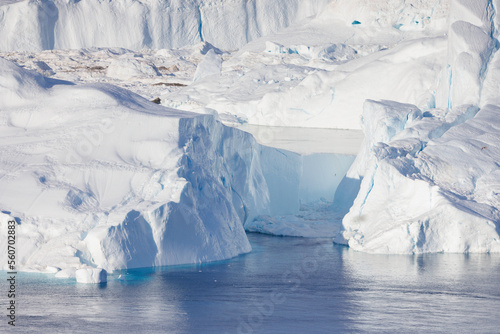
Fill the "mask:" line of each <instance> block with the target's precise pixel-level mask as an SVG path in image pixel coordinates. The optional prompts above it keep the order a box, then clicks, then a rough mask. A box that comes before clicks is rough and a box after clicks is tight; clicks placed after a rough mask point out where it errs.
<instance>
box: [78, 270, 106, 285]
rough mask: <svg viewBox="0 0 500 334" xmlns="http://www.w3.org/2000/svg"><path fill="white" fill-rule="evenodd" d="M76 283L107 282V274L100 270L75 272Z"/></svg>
mask: <svg viewBox="0 0 500 334" xmlns="http://www.w3.org/2000/svg"><path fill="white" fill-rule="evenodd" d="M75 276H76V281H77V282H78V283H90V284H99V283H106V282H107V281H108V273H107V272H106V270H104V269H102V268H84V269H78V270H77V271H76V272H75Z"/></svg>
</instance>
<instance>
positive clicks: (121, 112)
mask: <svg viewBox="0 0 500 334" xmlns="http://www.w3.org/2000/svg"><path fill="white" fill-rule="evenodd" d="M0 119H1V121H0V124H1V125H0V127H1V134H2V135H1V143H2V150H1V152H0V175H1V177H0V187H1V189H2V192H1V193H0V210H1V211H2V213H1V214H0V225H1V228H2V230H1V231H2V232H1V233H0V246H1V247H2V249H3V250H2V252H1V257H2V258H4V260H5V259H6V256H7V254H6V249H7V247H6V242H7V234H6V231H7V222H8V221H9V220H15V221H16V222H18V225H17V236H18V239H17V242H18V244H19V245H23V247H20V248H19V252H18V269H20V270H21V269H22V270H37V271H57V270H58V269H63V271H62V273H59V274H60V275H61V277H64V276H65V275H66V276H72V275H73V276H74V273H75V271H76V270H77V269H82V268H86V267H87V266H90V267H101V268H104V269H106V270H108V271H112V270H114V269H118V268H133V267H149V266H161V265H171V264H181V263H199V262H207V261H215V260H221V259H227V258H230V257H234V256H237V255H238V254H241V253H245V252H248V251H250V250H251V248H250V245H249V243H248V240H247V237H246V234H245V231H244V229H243V224H244V223H245V221H248V220H251V219H253V217H255V216H257V215H263V214H264V215H265V214H270V213H271V212H272V211H273V210H280V211H283V212H295V211H297V210H298V203H299V200H298V196H299V192H298V190H297V192H295V193H293V192H291V193H290V196H289V197H281V198H280V201H278V202H277V203H273V201H274V199H273V198H275V197H276V198H277V196H279V193H278V189H279V188H282V187H281V185H280V182H281V181H280V180H282V181H283V182H284V181H286V182H288V183H289V184H291V186H293V184H294V183H296V184H298V183H299V178H300V175H301V170H302V169H301V168H302V167H301V158H300V156H299V155H297V154H288V155H287V154H284V152H282V151H279V150H276V149H271V148H266V149H265V150H264V148H263V147H261V146H260V145H259V144H257V142H256V141H255V139H254V138H253V137H252V135H250V134H248V133H246V132H243V131H239V130H237V129H234V128H229V127H226V126H223V125H222V124H221V123H219V122H218V121H216V119H215V118H214V116H208V115H196V114H192V113H186V112H179V111H175V110H172V109H167V108H164V107H161V106H158V105H156V104H153V103H151V102H149V101H147V100H145V99H143V98H141V97H139V96H138V95H135V94H133V93H130V92H128V91H125V90H123V89H119V88H117V87H114V86H111V85H102V84H91V85H74V84H72V83H70V82H65V81H58V80H53V79H47V78H44V77H42V76H40V75H38V74H35V73H33V72H29V71H27V70H24V69H22V68H20V67H18V66H16V65H14V64H13V63H10V62H8V61H6V60H3V59H0ZM263 151H265V154H264V153H263ZM263 159H265V161H266V164H267V165H266V167H265V168H264V164H263V163H262V161H263ZM271 166H272V167H271ZM270 168H272V169H273V172H274V174H273V173H271V172H270ZM280 178H281V179H280ZM296 188H297V189H298V186H297V187H296ZM4 263H7V262H6V261H5V262H4Z"/></svg>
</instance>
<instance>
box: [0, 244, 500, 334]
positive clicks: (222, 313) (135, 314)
mask: <svg viewBox="0 0 500 334" xmlns="http://www.w3.org/2000/svg"><path fill="white" fill-rule="evenodd" d="M249 238H250V242H251V244H252V247H253V251H252V252H251V253H249V254H246V255H242V256H239V257H237V258H234V259H231V260H227V261H222V262H216V263H210V264H204V265H188V266H175V267H163V268H156V269H135V270H126V271H121V272H114V273H112V274H110V275H109V276H108V279H109V281H108V283H107V284H102V285H85V284H77V283H75V281H74V280H70V279H56V278H54V277H53V276H52V275H45V274H28V273H23V274H18V277H17V278H18V280H17V291H18V295H17V296H16V297H17V298H16V303H17V308H16V310H17V316H18V317H17V321H16V328H15V330H12V328H9V327H8V326H7V319H6V317H5V316H4V317H2V318H3V321H2V322H3V323H2V324H0V332H5V333H14V332H25V333H84V332H85V333H499V332H500V255H463V254H433V255H410V256H408V255H370V254H364V253H359V252H355V251H353V250H351V249H349V248H346V247H343V246H339V245H334V244H333V243H332V242H331V240H330V239H305V238H283V237H272V236H266V235H260V234H249ZM0 274H3V275H6V273H5V272H0ZM2 286H4V287H6V285H2ZM2 295H4V293H2ZM3 300H4V301H5V300H6V298H5V297H3ZM4 304H5V303H4ZM2 308H3V309H4V310H5V307H2ZM4 313H6V311H4Z"/></svg>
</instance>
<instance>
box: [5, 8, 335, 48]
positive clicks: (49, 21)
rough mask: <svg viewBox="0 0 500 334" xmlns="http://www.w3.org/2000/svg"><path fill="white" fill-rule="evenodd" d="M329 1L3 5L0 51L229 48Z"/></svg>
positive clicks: (295, 19)
mask: <svg viewBox="0 0 500 334" xmlns="http://www.w3.org/2000/svg"><path fill="white" fill-rule="evenodd" d="M328 1H329V0H250V1H248V0H227V1H222V0H217V1H204V0H191V1H184V0H143V1H139V0H114V1H98V0H86V1H76V0H69V1H67V0H43V1H27V0H26V1H21V2H18V3H14V4H10V5H4V6H0V50H1V51H14V50H18V51H20V50H29V51H34V50H44V49H53V48H57V49H77V48H86V47H125V48H129V49H142V48H150V49H161V48H178V47H182V46H185V45H191V44H195V43H198V42H200V41H207V42H210V43H211V44H213V45H216V46H217V47H220V48H223V49H237V48H238V47H240V46H242V45H243V44H246V43H248V42H249V41H251V40H253V39H255V38H258V37H260V36H263V35H266V34H269V33H271V32H273V31H276V30H278V29H281V28H283V27H286V26H288V25H290V24H291V23H293V22H296V21H297V20H300V19H301V18H304V17H307V16H310V15H315V14H317V13H318V12H319V11H320V10H321V9H322V8H323V7H324V6H325V5H326V3H328Z"/></svg>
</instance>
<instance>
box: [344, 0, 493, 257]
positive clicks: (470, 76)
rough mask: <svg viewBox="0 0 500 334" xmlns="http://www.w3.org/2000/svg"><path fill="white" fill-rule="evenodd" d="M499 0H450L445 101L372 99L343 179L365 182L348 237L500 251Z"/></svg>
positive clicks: (413, 248) (416, 249) (380, 247)
mask: <svg viewBox="0 0 500 334" xmlns="http://www.w3.org/2000/svg"><path fill="white" fill-rule="evenodd" d="M499 5H500V3H499V2H498V1H474V2H472V1H462V0H457V1H452V2H451V9H450V22H449V37H448V59H447V62H448V64H447V66H446V68H445V70H443V72H442V80H441V84H440V87H439V90H438V94H437V99H436V106H437V107H440V108H428V109H426V110H425V112H422V111H420V109H419V108H417V107H416V106H411V105H401V104H395V103H394V102H388V101H383V102H374V101H368V102H366V103H365V108H364V113H363V124H364V131H365V135H366V138H367V139H366V141H365V147H364V148H363V151H362V153H361V154H360V155H359V156H358V158H357V160H356V162H355V164H354V165H353V166H352V167H351V170H350V171H349V172H348V174H347V176H346V179H345V180H344V184H345V185H346V187H347V185H349V184H355V185H356V186H358V185H359V193H358V194H357V197H355V200H354V201H353V205H352V207H351V208H350V211H349V213H348V214H347V215H346V216H345V218H344V220H343V226H344V232H343V239H344V240H345V242H347V243H348V244H349V246H351V247H353V248H355V249H358V250H362V251H368V252H375V253H422V252H459V253H467V252H499V251H500V237H499V234H500V211H499V208H500V197H499V196H498V194H499V190H500V188H499V182H498V180H499V175H500V166H499V165H498V157H499V156H500V155H499V154H500V147H499V143H500V137H499V135H500V121H499V120H500V118H499V115H500V113H499V112H500V107H499V100H498V89H499V88H500V86H499V79H498V68H499V66H500V63H499V62H498V61H497V60H498V57H499V55H498V39H497V37H498V28H497V27H498V18H497V16H496V10H497V8H498V6H499ZM342 188H343V187H342V185H341V187H339V190H338V194H339V196H341V194H342V190H341V189H342ZM347 191H348V190H346V193H347ZM351 194H352V191H351ZM339 198H340V197H339ZM350 198H352V196H350ZM339 201H340V199H339ZM338 241H340V242H342V238H339V240H338Z"/></svg>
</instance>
